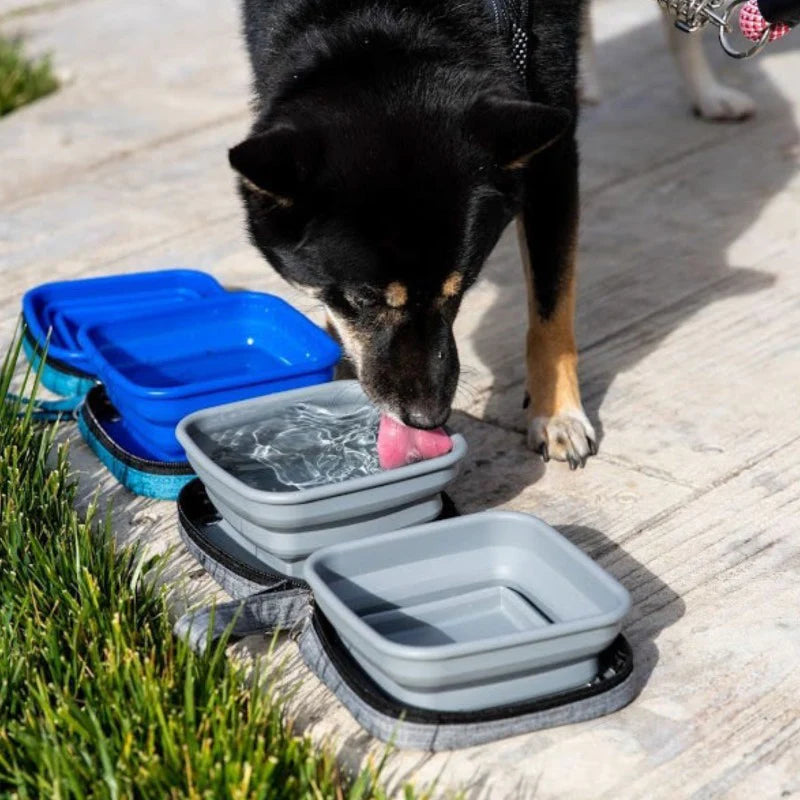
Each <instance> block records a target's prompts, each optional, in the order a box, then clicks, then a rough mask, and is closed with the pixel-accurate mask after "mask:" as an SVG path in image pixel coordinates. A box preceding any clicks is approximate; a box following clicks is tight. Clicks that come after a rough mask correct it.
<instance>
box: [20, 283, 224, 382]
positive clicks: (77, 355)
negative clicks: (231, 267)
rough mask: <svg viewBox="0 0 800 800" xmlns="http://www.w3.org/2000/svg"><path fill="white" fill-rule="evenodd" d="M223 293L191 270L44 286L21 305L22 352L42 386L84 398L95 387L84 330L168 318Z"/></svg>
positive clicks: (219, 288) (29, 295)
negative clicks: (39, 372) (184, 307)
mask: <svg viewBox="0 0 800 800" xmlns="http://www.w3.org/2000/svg"><path fill="white" fill-rule="evenodd" d="M224 293H225V290H224V289H223V287H222V286H220V284H219V283H218V282H217V281H216V280H214V278H212V277H211V276H210V275H207V274H206V273H204V272H198V271H196V270H187V269H173V270H161V271H157V272H140V273H135V274H132V275H114V276H110V277H105V278H87V279H84V280H73V281H58V282H56V283H45V284H42V285H41V286H37V287H36V288H34V289H31V290H30V291H29V292H27V293H26V294H25V296H24V298H23V300H22V315H23V321H24V339H23V348H24V350H25V354H26V356H27V358H28V360H29V361H30V363H31V364H32V365H33V367H34V368H35V369H38V368H39V367H40V366H41V369H42V376H41V380H42V383H43V384H44V386H46V387H47V388H48V389H50V391H53V392H55V393H56V394H60V395H64V396H77V395H83V394H85V393H86V392H87V391H89V389H90V388H91V387H92V386H93V385H94V383H95V372H94V367H93V365H92V363H91V360H90V359H89V358H88V357H87V355H86V354H85V353H84V352H83V349H82V347H81V345H80V343H79V342H78V331H79V329H80V328H82V327H85V326H87V325H96V324H98V323H102V322H109V321H111V320H122V319H128V318H130V317H135V316H138V315H141V314H150V313H155V312H156V311H161V312H162V313H167V311H168V309H170V308H172V307H175V306H179V305H183V304H186V303H192V302H196V301H197V300H200V299H202V298H207V297H212V296H215V295H222V294H224ZM48 333H49V336H50V338H49V341H48ZM45 348H46V351H47V355H46V357H45V363H44V365H41V358H42V353H44V352H45Z"/></svg>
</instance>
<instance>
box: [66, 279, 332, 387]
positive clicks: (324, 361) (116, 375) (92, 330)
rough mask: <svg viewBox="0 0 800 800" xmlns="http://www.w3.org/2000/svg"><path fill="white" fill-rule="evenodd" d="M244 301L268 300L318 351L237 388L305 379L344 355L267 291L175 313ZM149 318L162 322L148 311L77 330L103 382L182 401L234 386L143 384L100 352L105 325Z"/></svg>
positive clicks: (207, 301) (217, 298)
mask: <svg viewBox="0 0 800 800" xmlns="http://www.w3.org/2000/svg"><path fill="white" fill-rule="evenodd" d="M244 302H253V303H262V304H263V303H267V304H270V305H272V306H273V307H274V308H276V309H278V312H279V313H281V314H285V315H288V316H291V317H295V320H296V322H297V323H298V324H299V325H301V326H303V327H304V328H305V329H306V330H305V333H306V334H307V335H309V336H311V337H313V338H315V339H316V341H315V342H314V346H315V351H316V353H315V355H314V357H313V358H310V359H309V360H307V361H305V362H303V363H302V364H300V365H294V366H291V365H289V366H286V368H284V369H278V370H275V371H274V372H271V373H270V374H269V376H268V377H267V376H264V375H261V376H257V375H253V376H252V378H250V379H249V380H246V381H243V382H238V383H236V384H235V386H236V388H243V389H244V388H247V387H249V386H255V385H258V384H261V383H264V384H268V383H270V382H274V381H280V380H285V379H288V378H302V377H303V376H304V375H309V374H313V373H316V372H322V371H324V370H327V369H330V368H332V367H333V366H334V365H335V364H336V362H337V361H338V360H339V358H340V357H341V348H340V347H339V345H338V344H337V343H336V342H335V341H334V340H333V339H332V338H331V337H330V336H329V335H328V334H327V333H326V332H325V331H324V330H322V328H320V327H319V326H318V325H316V324H314V323H313V322H312V321H311V320H310V319H309V318H308V317H306V316H305V314H303V313H302V311H299V310H298V309H296V308H295V307H294V306H293V305H291V304H290V303H288V302H286V300H284V299H283V298H281V297H278V296H277V295H273V294H267V293H265V292H228V293H226V294H224V295H214V296H212V297H209V298H204V299H200V300H197V301H194V302H192V303H186V304H185V305H184V306H182V307H181V308H180V309H179V312H176V313H181V314H186V313H189V312H191V311H192V310H193V309H201V310H202V309H205V310H208V309H209V308H211V307H214V308H218V307H220V306H222V307H223V308H224V307H225V306H232V307H235V306H237V305H241V304H242V303H244ZM149 320H153V321H156V320H159V321H161V322H163V314H148V315H146V316H145V315H143V316H137V317H136V318H135V320H134V319H125V320H120V321H118V322H108V323H99V324H97V325H89V326H86V327H84V328H82V329H81V330H80V331H79V332H78V341H79V342H80V344H81V346H82V347H83V348H84V351H85V352H86V354H87V356H88V357H89V359H90V360H91V362H92V364H93V365H94V367H95V368H96V370H97V373H98V374H99V376H100V378H101V380H102V381H103V383H105V384H111V383H113V384H115V385H116V386H117V387H118V388H120V389H121V390H123V391H125V392H127V393H129V394H131V395H134V396H135V397H139V398H144V399H146V400H181V399H185V398H188V397H195V396H197V395H201V394H208V393H211V392H215V391H220V390H225V389H228V388H231V387H232V386H233V385H234V384H233V383H232V382H231V378H230V376H224V377H221V378H215V379H213V380H206V381H202V380H199V381H194V382H192V383H183V384H177V385H174V386H166V387H165V386H161V387H148V386H143V385H141V384H138V383H135V382H134V381H132V380H131V379H130V378H128V377H127V376H126V375H124V374H123V373H122V372H120V370H119V369H117V368H116V367H115V366H114V365H113V364H111V362H109V361H108V360H107V359H106V358H105V357H104V356H103V355H102V354H101V353H100V349H99V348H98V347H97V346H96V345H95V343H94V341H93V339H92V337H93V336H95V335H96V334H97V332H98V331H100V330H102V329H103V328H105V327H112V326H117V325H125V324H133V323H134V322H135V323H136V324H140V325H144V324H146V323H147V322H148V321H149ZM175 330H176V331H177V330H178V329H177V328H176V329H175Z"/></svg>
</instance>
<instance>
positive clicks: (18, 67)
mask: <svg viewBox="0 0 800 800" xmlns="http://www.w3.org/2000/svg"><path fill="white" fill-rule="evenodd" d="M57 88H58V81H57V80H56V77H55V75H53V71H52V68H51V66H50V60H49V59H48V58H41V59H38V60H35V61H34V60H31V59H28V58H26V57H25V56H24V54H23V52H22V43H21V41H20V40H19V39H8V38H5V37H3V36H0V117H2V116H3V115H4V114H10V113H11V112H12V111H14V110H15V109H17V108H20V107H21V106H24V105H27V104H28V103H32V102H33V101H34V100H38V99H39V98H40V97H44V95H46V94H50V92H54V91H55V90H56V89H57Z"/></svg>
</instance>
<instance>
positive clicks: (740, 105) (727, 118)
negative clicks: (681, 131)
mask: <svg viewBox="0 0 800 800" xmlns="http://www.w3.org/2000/svg"><path fill="white" fill-rule="evenodd" d="M694 111H695V114H697V116H699V117H702V118H703V119H707V120H711V121H712V122H741V121H742V120H745V119H747V118H748V117H752V116H753V114H755V113H756V104H755V103H754V102H753V100H752V98H750V97H749V96H748V95H746V94H745V93H744V92H740V91H739V90H738V89H731V88H730V87H729V86H723V85H722V84H721V83H714V84H712V85H711V86H708V87H707V88H705V89H704V90H703V91H702V92H701V93H700V94H699V95H698V96H697V98H696V100H695V104H694Z"/></svg>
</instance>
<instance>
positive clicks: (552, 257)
mask: <svg viewBox="0 0 800 800" xmlns="http://www.w3.org/2000/svg"><path fill="white" fill-rule="evenodd" d="M529 2H530V6H529ZM579 3H580V0H245V2H244V27H245V35H246V39H247V45H248V49H249V52H250V58H251V61H252V66H253V72H254V75H255V93H256V101H255V112H256V120H255V123H254V124H253V128H252V131H251V134H250V137H249V138H248V139H246V140H245V141H244V142H242V143H241V144H239V145H238V146H236V147H234V148H233V149H232V150H231V151H230V162H231V165H232V166H233V168H234V169H235V170H236V171H237V172H238V173H239V174H240V176H241V181H240V187H241V194H242V197H243V199H244V202H245V205H246V208H247V212H248V221H249V228H250V233H251V236H252V239H253V241H254V243H255V244H256V246H257V247H258V248H260V250H261V251H262V252H263V253H264V255H265V256H266V258H267V259H268V261H269V262H270V264H272V265H273V266H274V268H275V269H276V270H277V271H278V272H279V273H280V274H281V275H282V276H283V277H284V278H285V279H286V280H288V281H289V282H290V283H292V284H294V285H296V286H299V287H302V288H303V289H305V290H307V291H308V292H310V293H311V294H313V295H314V296H315V297H318V298H319V299H320V300H321V301H322V302H323V303H324V304H325V306H326V307H327V309H328V312H329V318H330V321H331V322H332V323H333V327H334V328H335V331H336V332H337V333H338V335H339V337H340V338H341V340H342V342H343V343H344V345H345V348H346V350H347V352H348V354H349V356H350V358H351V359H352V361H353V364H354V367H355V370H356V373H357V375H358V377H359V379H360V381H361V383H362V385H363V387H364V389H365V391H366V392H367V393H368V395H369V396H370V397H371V398H372V400H373V401H374V402H375V403H376V404H377V405H378V406H379V407H381V408H382V409H383V410H384V411H385V412H387V413H390V414H393V415H394V416H396V417H398V418H399V419H401V420H402V421H403V422H405V423H406V424H408V425H412V426H415V427H419V428H433V427H436V426H439V425H441V424H442V423H443V422H444V421H445V420H446V418H447V416H448V414H449V413H450V406H451V403H452V400H453V396H454V393H455V390H456V384H457V381H458V375H459V361H458V353H457V350H456V344H455V341H454V339H453V332H452V324H453V320H454V318H455V316H456V313H457V312H458V308H459V305H460V303H461V299H462V296H463V293H464V292H465V291H466V290H467V289H468V288H469V287H470V286H471V285H472V284H473V283H474V281H475V280H476V278H477V277H478V273H479V272H480V270H481V267H482V266H483V263H484V261H485V259H486V258H487V256H488V255H489V253H490V251H491V250H492V248H493V246H494V245H495V243H496V241H497V239H498V237H499V236H500V234H501V233H502V231H503V230H504V228H505V227H506V226H507V224H508V223H509V222H510V221H511V220H512V218H514V217H515V216H516V217H517V219H518V229H519V232H520V240H521V243H522V254H523V260H524V262H525V272H526V275H527V284H528V298H529V311H530V322H529V331H528V346H527V365H528V393H529V404H528V415H529V416H528V419H529V428H528V441H529V444H530V446H531V447H533V448H534V449H536V450H538V451H539V452H540V453H542V455H543V456H544V457H545V459H547V458H549V457H554V458H558V459H560V460H566V461H569V463H570V465H571V466H572V467H573V468H574V467H575V466H577V465H578V464H583V462H584V461H585V459H586V458H587V457H588V456H589V455H590V454H592V453H594V452H595V451H596V446H595V437H594V432H593V430H592V427H591V425H590V424H589V422H588V420H587V419H586V417H585V415H584V413H583V410H582V408H581V400H580V394H579V389H578V381H577V375H576V364H577V355H576V350H575V340H574V335H573V314H574V304H575V283H574V270H575V268H574V258H575V245H576V228H577V209H578V181H577V171H578V159H577V150H576V144H575V138H574V133H575V114H576V88H575V85H576V66H577V65H576V61H577V47H578V38H579V32H580V31H579V27H580V18H581V8H580V5H579Z"/></svg>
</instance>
